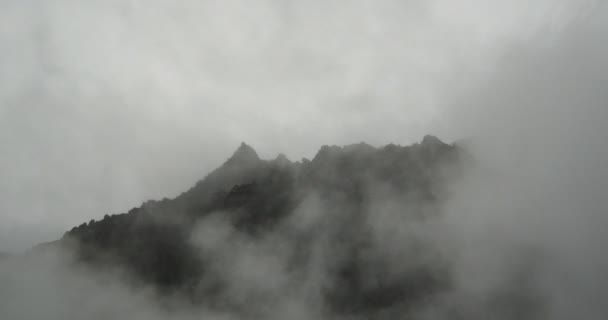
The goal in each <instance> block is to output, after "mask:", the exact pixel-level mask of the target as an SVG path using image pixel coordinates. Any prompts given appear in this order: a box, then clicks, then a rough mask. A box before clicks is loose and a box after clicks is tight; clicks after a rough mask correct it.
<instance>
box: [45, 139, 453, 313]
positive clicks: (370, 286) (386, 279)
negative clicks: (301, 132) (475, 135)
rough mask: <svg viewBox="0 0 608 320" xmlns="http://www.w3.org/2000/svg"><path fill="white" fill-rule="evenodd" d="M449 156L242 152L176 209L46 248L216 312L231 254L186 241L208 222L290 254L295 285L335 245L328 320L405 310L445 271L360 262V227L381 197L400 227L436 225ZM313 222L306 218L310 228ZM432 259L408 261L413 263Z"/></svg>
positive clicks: (412, 150)
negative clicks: (67, 251) (70, 250)
mask: <svg viewBox="0 0 608 320" xmlns="http://www.w3.org/2000/svg"><path fill="white" fill-rule="evenodd" d="M458 153H459V150H458V148H456V147H455V146H453V145H447V144H445V143H443V142H441V140H439V139H438V138H436V137H433V136H426V137H424V139H422V142H421V143H420V144H415V145H413V146H406V147H402V146H397V145H388V146H385V147H383V148H376V147H373V146H370V145H368V144H365V143H357V144H351V145H346V146H327V145H326V146H323V147H321V148H320V150H319V152H318V153H317V154H316V155H315V157H314V159H313V160H312V161H309V160H302V162H292V161H290V160H289V159H288V158H287V157H286V156H285V155H282V154H279V155H278V156H277V157H276V158H275V159H273V160H263V159H260V158H259V157H258V154H257V153H256V151H255V150H254V149H253V148H252V147H251V146H249V145H247V144H246V143H241V145H240V146H239V147H238V148H237V150H236V151H235V152H234V154H233V155H232V156H231V157H230V158H229V159H228V160H227V161H226V163H225V164H224V165H223V166H221V167H220V168H217V169H216V170H214V171H213V172H211V173H210V174H209V175H207V176H206V177H205V178H204V179H203V180H201V181H199V182H198V183H197V184H196V185H195V186H194V187H193V188H191V189H190V190H189V191H187V192H185V193H183V194H182V195H180V196H179V197H177V198H175V199H165V200H162V201H151V202H146V203H145V204H144V205H142V206H141V207H139V208H134V209H132V210H130V211H129V212H127V213H124V214H117V215H106V216H104V218H103V220H100V221H94V220H93V221H91V222H89V223H83V224H82V225H80V226H78V227H75V228H73V229H72V230H70V231H69V232H67V233H66V234H65V236H64V237H63V238H62V239H61V240H60V241H58V242H54V243H53V245H54V246H58V245H62V246H72V245H73V244H77V246H75V249H74V250H76V252H75V256H76V257H77V258H78V259H79V260H80V261H82V262H84V263H87V264H88V265H92V266H96V267H99V266H113V265H118V266H119V267H121V268H123V269H124V270H126V272H130V274H132V275H133V277H134V279H136V280H137V281H139V282H141V283H143V284H149V285H152V286H154V287H155V288H158V289H159V290H160V292H166V293H168V294H174V293H175V294H182V295H184V296H186V297H188V299H190V300H192V301H197V303H201V304H203V305H204V304H205V303H209V304H210V305H213V304H214V303H220V304H221V303H224V302H225V301H232V300H230V299H229V298H230V297H229V295H230V294H231V292H232V291H231V288H230V287H229V286H226V284H225V283H224V282H223V281H224V279H225V278H224V277H228V276H230V274H229V273H226V272H223V269H222V268H216V267H217V265H215V263H217V262H216V258H217V257H218V256H217V254H219V256H220V257H222V256H224V255H226V256H230V255H232V254H236V253H233V252H232V251H231V249H230V248H231V247H230V246H227V247H224V246H222V247H218V248H216V250H219V251H217V252H216V251H214V250H211V251H208V250H207V249H205V250H202V249H201V248H200V246H198V244H197V243H193V241H192V239H193V238H192V236H193V235H199V232H202V231H201V230H211V229H212V228H214V223H216V222H214V221H217V220H216V218H217V219H221V221H222V223H226V224H227V227H228V228H227V230H231V231H230V232H231V233H233V234H232V235H231V238H228V239H232V236H234V239H241V238H243V239H248V241H249V242H248V243H253V244H255V243H257V242H258V241H259V243H260V244H261V243H265V241H266V240H264V239H273V241H275V240H276V242H277V243H281V244H282V245H284V246H285V247H286V248H289V252H290V253H288V254H287V256H285V257H284V258H285V260H284V261H285V263H287V265H286V267H289V268H291V269H290V272H293V273H291V274H293V275H300V274H301V275H304V274H308V272H309V270H308V269H307V268H308V266H310V265H312V264H314V263H315V261H316V260H315V259H317V257H316V252H317V251H316V250H318V249H317V248H318V244H319V242H318V239H332V241H330V242H332V244H331V245H328V247H327V248H324V250H323V253H322V255H323V256H322V257H321V259H323V260H324V261H329V262H330V263H329V264H328V269H327V270H324V271H322V272H327V276H326V282H327V285H326V286H324V288H323V290H321V291H319V292H317V293H316V294H317V295H318V296H319V297H320V299H322V300H323V303H324V304H326V305H327V306H328V310H330V311H331V312H335V313H337V314H341V315H348V314H352V313H353V312H356V313H362V314H373V313H374V312H382V311H383V309H385V308H403V310H408V308H409V306H410V305H411V304H413V303H416V302H418V301H426V300H427V299H428V298H429V297H432V296H433V295H434V294H435V293H436V292H439V291H441V290H442V289H443V288H444V287H445V286H446V285H447V283H448V282H447V280H449V279H447V278H446V274H445V270H443V269H442V268H443V266H445V264H444V263H442V261H435V260H432V261H426V263H425V265H426V266H428V267H426V268H421V269H420V270H418V269H416V270H410V271H407V272H404V273H403V274H399V275H394V274H392V273H387V272H385V270H386V266H387V265H388V264H390V263H391V261H393V259H392V258H391V256H390V253H386V252H384V251H378V252H373V254H369V250H370V247H369V241H370V238H369V237H370V234H371V232H373V230H372V229H370V228H371V226H370V225H368V224H367V223H365V221H368V219H370V218H371V217H372V215H376V214H378V211H377V208H375V205H374V201H381V202H382V203H384V201H385V200H386V199H385V196H389V195H390V196H391V200H394V201H397V202H398V203H401V202H403V205H404V206H405V207H407V208H408V210H404V211H403V214H402V215H401V214H400V217H399V221H402V219H406V220H408V221H409V219H411V220H412V221H418V220H419V219H427V218H432V217H433V216H435V215H437V214H439V210H440V208H441V205H442V203H441V201H442V199H443V198H444V195H445V194H446V193H445V192H444V188H443V187H444V184H443V181H445V179H444V178H443V177H444V172H445V170H444V169H445V168H446V166H445V165H456V166H457V165H458V164H459V163H458V161H459V159H460V157H458ZM379 191H382V192H381V193H382V194H378V192H379ZM385 191H386V192H385ZM393 195H394V196H393ZM311 201H312V202H311ZM311 210H312V211H314V212H313V215H314V218H309V213H308V211H311ZM303 212H307V213H306V214H305V216H306V218H304V216H303ZM310 219H312V220H310ZM209 221H211V222H209ZM312 221H314V222H312ZM209 224H211V225H209ZM315 226H321V227H315ZM199 227H201V228H202V229H200V228H199ZM199 229H200V230H199ZM333 240H335V241H333ZM237 242H238V241H237ZM334 242H335V244H334ZM395 245H400V244H395ZM205 248H206V247H205ZM226 248H228V249H226ZM224 251H226V252H224ZM431 256H434V255H427V254H425V255H419V256H418V255H416V254H414V255H413V256H412V260H413V261H417V259H422V260H424V259H427V258H426V257H431ZM433 259H435V258H433ZM281 261H283V260H281ZM294 261H297V263H294V264H292V262H294ZM392 267H394V266H392ZM315 272H316V271H315ZM295 277H296V278H297V279H296V278H294V279H293V280H294V283H295V284H298V283H299V282H298V281H299V280H298V279H299V278H298V276H295ZM369 279H374V281H369ZM247 298H248V299H249V298H251V299H254V301H257V300H255V299H257V298H259V297H257V296H248V297H247ZM265 299H269V300H265ZM270 299H275V297H274V296H263V295H262V297H261V300H260V301H264V302H265V301H271V300H270ZM230 303H231V302H230ZM237 307H239V308H240V307H242V306H240V305H237Z"/></svg>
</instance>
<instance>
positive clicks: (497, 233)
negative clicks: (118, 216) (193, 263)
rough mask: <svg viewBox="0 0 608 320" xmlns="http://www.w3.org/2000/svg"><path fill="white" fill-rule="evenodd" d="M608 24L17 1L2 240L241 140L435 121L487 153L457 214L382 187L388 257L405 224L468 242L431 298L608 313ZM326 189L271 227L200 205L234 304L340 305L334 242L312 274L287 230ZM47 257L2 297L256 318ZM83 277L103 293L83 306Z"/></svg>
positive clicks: (308, 217)
mask: <svg viewBox="0 0 608 320" xmlns="http://www.w3.org/2000/svg"><path fill="white" fill-rule="evenodd" d="M607 21H608V8H607V6H606V4H604V3H600V2H599V1H597V2H594V1H535V2H534V3H533V4H530V3H528V2H527V1H511V2H509V3H506V2H498V1H490V2H488V1H474V0H470V1H464V2H459V3H458V4H456V3H454V2H452V1H416V0H412V1H388V0H387V1H374V2H366V1H351V2H343V1H335V2H322V1H306V2H304V1H286V2H278V1H262V2H256V4H252V3H249V2H247V3H245V2H240V1H222V2H214V1H185V2H179V3H175V4H173V3H172V4H169V3H165V2H163V1H148V2H145V3H144V2H140V1H130V2H124V1H123V2H121V1H104V2H87V3H86V4H85V3H80V2H76V1H54V2H52V3H38V2H36V1H1V2H0V69H1V70H2V71H3V72H2V73H1V74H0V139H1V140H0V154H1V155H2V157H0V177H1V181H0V191H1V192H0V250H2V251H12V252H19V251H23V250H25V249H27V248H29V247H31V246H32V245H34V244H36V243H39V242H42V241H48V240H53V239H57V238H59V237H60V236H61V234H62V233H63V231H65V230H67V229H69V228H70V227H71V226H73V225H77V224H80V223H81V222H83V221H88V220H89V219H91V218H94V217H96V218H97V217H101V216H102V215H103V214H105V213H119V212H125V211H127V210H129V209H130V208H131V207H134V206H137V205H139V204H140V203H141V202H143V201H145V200H147V199H149V198H157V199H158V198H162V197H165V196H175V195H177V194H178V193H179V192H181V191H184V190H186V189H187V188H188V187H190V186H191V185H192V184H194V183H195V182H196V181H197V180H198V179H200V178H202V177H203V176H204V175H205V174H206V173H208V172H209V171H210V170H212V169H213V168H215V167H217V166H218V165H219V164H221V163H222V161H223V160H225V158H227V157H228V156H229V154H230V153H231V151H232V150H233V149H235V148H236V146H238V144H239V143H240V142H241V141H246V142H248V143H250V144H251V145H253V146H254V147H255V148H256V150H257V151H258V152H259V153H260V154H261V155H262V156H264V157H266V158H273V157H274V156H275V155H276V154H277V153H279V152H282V153H285V154H287V155H288V156H289V157H290V158H292V159H296V160H297V159H299V158H300V157H309V158H310V157H312V156H314V154H315V152H316V150H317V149H318V148H319V146H321V145H324V144H348V143H354V142H359V141H366V142H368V143H371V144H373V145H384V144H387V143H390V142H394V143H400V144H409V143H412V142H414V141H418V140H419V139H420V138H421V137H422V136H423V135H424V134H427V133H434V134H437V135H438V136H439V137H441V138H442V139H445V140H447V141H458V143H459V144H462V145H464V146H465V147H466V148H467V149H468V150H470V152H471V154H472V156H473V158H474V159H475V164H476V165H475V166H474V167H473V168H470V171H469V173H468V175H467V176H466V178H465V179H464V180H461V181H457V182H455V183H454V184H453V185H450V188H451V192H452V193H451V197H450V199H449V201H448V202H447V204H446V205H445V207H444V208H443V211H444V212H443V216H442V218H441V219H439V220H438V221H435V222H433V223H430V224H422V225H416V224H415V225H410V224H406V223H403V222H402V221H399V219H397V218H396V217H395V216H394V215H393V214H392V212H393V211H392V210H395V209H394V207H391V206H390V205H389V204H391V201H390V200H391V199H390V198H388V199H387V198H386V197H380V198H381V199H382V202H380V203H379V204H378V206H379V208H380V209H378V212H382V213H383V214H382V215H377V217H378V218H377V220H371V221H368V223H369V224H370V225H372V226H373V228H375V229H374V230H376V231H375V234H377V235H378V236H379V237H378V238H377V239H376V240H377V241H378V242H377V245H378V248H380V249H381V250H392V251H394V252H395V255H394V259H395V260H394V261H391V262H390V263H388V264H389V265H390V266H394V267H396V268H407V267H410V266H411V265H410V264H409V262H407V263H406V262H404V261H408V260H409V259H408V258H404V257H407V256H408V255H409V254H410V252H409V251H408V249H407V248H401V247H399V248H392V247H391V244H393V243H395V242H397V243H398V242H400V241H401V240H403V239H413V240H414V241H420V242H422V243H425V244H428V245H429V246H430V247H432V250H439V251H440V252H442V253H443V254H444V256H445V257H449V258H450V259H451V261H450V263H451V266H452V268H453V269H452V272H453V274H454V277H455V279H456V280H455V281H456V284H455V286H454V288H453V289H451V290H449V291H448V292H446V294H445V295H443V296H442V297H440V298H438V299H437V301H434V302H433V304H432V307H431V308H421V309H420V310H419V312H418V313H417V317H419V318H420V319H433V320H434V319H450V318H451V316H450V315H453V314H454V313H455V312H457V314H459V315H460V316H461V317H463V318H467V319H488V318H496V319H572V318H574V317H578V318H584V319H604V318H606V312H605V311H604V308H603V301H602V298H603V297H605V296H608V277H607V276H606V275H605V271H604V270H606V269H607V267H608V259H607V258H606V254H605V249H604V248H603V243H605V241H606V240H607V239H606V236H605V231H604V230H606V228H607V227H608V218H607V217H606V216H605V214H606V211H607V210H606V209H607V207H608V206H607V205H606V203H605V200H604V194H605V190H607V187H608V170H606V166H607V165H608V143H607V142H606V141H608V129H606V128H607V126H608V105H607V101H608V91H607V90H606V85H605V84H606V83H608V62H607V60H606V57H608V23H607ZM393 204H394V203H393ZM391 208H393V209H391ZM331 209H332V208H325V207H323V205H322V204H319V203H318V201H317V200H315V198H314V196H313V197H311V198H310V199H309V200H308V201H306V202H305V203H304V205H303V206H302V207H301V208H299V209H298V210H296V214H295V215H294V216H293V219H295V220H293V221H291V220H290V221H288V222H287V223H286V225H285V226H284V228H285V229H280V230H279V231H277V234H275V235H270V236H269V239H265V240H264V241H261V242H256V241H253V240H251V239H247V238H242V237H241V236H239V235H236V234H234V233H233V231H232V230H230V228H229V227H228V226H225V225H224V224H223V222H222V221H221V220H220V221H217V220H214V221H204V222H205V223H201V224H200V226H199V227H200V232H198V233H197V234H198V235H199V236H200V237H195V238H194V239H193V241H194V243H196V244H197V245H198V246H200V248H201V250H202V251H203V252H207V253H209V252H211V253H214V252H215V253H216V254H217V255H218V256H217V260H216V261H217V262H216V263H217V265H216V268H218V270H221V274H220V275H219V276H226V277H229V279H233V280H232V281H234V285H235V288H234V295H233V296H232V297H231V299H234V300H231V303H233V304H234V305H235V306H242V305H246V306H249V305H250V303H251V301H250V300H248V299H251V297H259V299H260V300H259V301H262V302H263V303H260V305H263V306H266V307H267V308H270V310H272V314H273V315H274V316H275V317H276V318H282V319H310V318H318V317H323V316H327V315H326V314H324V312H325V311H324V310H323V308H322V306H321V305H320V303H319V301H317V300H315V295H314V293H315V292H316V290H318V288H319V286H321V284H322V282H323V276H324V271H325V270H326V267H327V264H328V263H330V262H328V261H326V259H327V257H326V253H325V250H326V248H327V239H324V238H323V237H320V238H319V240H318V259H317V260H314V259H313V261H314V262H312V263H311V265H310V266H307V267H306V268H305V270H306V272H305V274H304V275H301V274H298V275H297V276H294V275H292V274H289V273H285V270H284V266H285V261H284V259H285V258H286V256H287V255H288V252H286V251H290V250H291V248H290V247H289V246H287V247H285V248H280V247H279V248H277V247H276V246H277V244H276V243H277V242H276V241H273V239H272V236H276V237H280V236H282V232H287V231H285V230H289V228H296V227H297V228H313V229H314V228H318V225H317V223H318V219H319V212H326V211H327V210H331ZM397 210H398V209H397ZM327 228H329V227H327ZM395 229H396V230H395ZM387 230H390V231H391V233H390V234H395V236H394V237H396V238H390V237H388V238H386V236H385V235H387V234H389V233H388V232H387ZM380 235H382V236H381V237H380ZM221 252H230V253H233V254H229V255H225V254H224V255H221V254H220V253H221ZM418 258H420V260H419V261H421V262H420V263H423V264H429V265H433V264H435V263H436V261H435V260H433V257H426V256H421V257H418ZM36 259H45V260H44V261H41V262H36V263H28V264H27V265H29V266H32V267H29V269H26V270H24V269H23V268H22V267H20V266H21V264H19V262H13V263H12V264H10V265H7V264H3V265H2V271H1V273H0V277H2V279H3V281H4V282H5V283H9V284H10V285H9V286H6V288H10V289H8V290H5V289H2V290H0V297H5V298H6V299H4V298H2V300H4V301H3V302H2V304H0V306H1V308H0V309H2V310H4V314H8V315H12V316H13V318H15V319H17V318H22V319H36V318H40V317H41V316H42V315H44V317H45V318H48V319H54V318H57V319H65V318H70V317H71V318H83V317H84V318H87V316H86V315H89V318H92V319H95V317H98V318H104V317H106V318H107V317H118V318H126V317H129V318H135V319H137V318H138V317H139V318H142V319H143V318H146V319H150V318H151V319H154V318H159V319H161V318H166V317H168V316H171V317H173V318H175V317H184V318H185V319H188V318H201V317H204V316H207V317H210V318H212V319H213V318H214V317H217V318H231V317H236V318H239V317H240V314H238V313H237V314H234V313H228V314H222V313H218V311H217V310H214V311H210V310H206V309H197V308H193V307H192V306H188V307H184V308H180V307H175V309H177V310H179V311H176V312H172V311H167V309H165V308H162V307H159V306H158V305H157V304H156V300H155V298H154V294H153V293H151V292H149V291H147V290H136V291H133V290H134V289H132V288H130V287H129V286H127V285H126V284H124V283H122V282H120V281H119V280H111V281H106V280H99V279H100V277H101V278H102V279H105V277H110V278H111V279H115V277H114V276H111V275H105V274H102V275H98V274H93V275H91V274H88V273H87V271H82V272H83V273H82V274H79V273H77V272H76V273H74V272H72V270H73V269H72V268H73V267H72V266H65V265H64V263H65V262H61V261H56V260H55V259H56V258H54V257H43V258H36ZM15 265H17V267H15ZM36 266H42V267H41V268H42V270H40V268H38V267H36ZM30 269H31V270H30ZM269 273H271V274H272V276H271V277H268V274H269ZM31 275H37V276H36V278H34V279H38V280H36V281H35V280H27V279H29V278H30V276H31ZM233 277H234V278H233ZM302 277H304V279H306V280H305V281H303V280H301V279H302ZM21 279H24V280H21ZM118 279H120V278H118ZM26 280H27V281H26ZM100 283H103V284H104V285H103V286H99V284H100ZM302 283H306V285H303V284H302ZM66 284H67V285H66ZM57 288H62V289H61V290H59V291H57ZM81 292H91V297H92V298H91V299H88V300H86V303H85V304H81V305H80V306H81V308H77V309H73V308H71V307H66V306H68V305H71V304H75V303H78V301H81V300H79V299H82V297H81V296H80V293H81ZM32 293H35V295H32ZM287 293H289V294H287ZM50 296H51V297H53V298H52V299H49V297H50ZM277 297H281V298H280V299H279V298H277ZM495 297H507V298H504V299H505V301H506V302H504V301H503V302H501V300H500V299H501V298H496V299H498V300H496V299H495ZM512 297H516V298H517V299H519V298H521V299H519V300H517V299H515V298H513V299H512ZM271 298H272V301H276V302H273V303H268V301H266V300H264V299H271ZM124 301H132V303H128V304H126V305H123V303H124ZM254 301H255V302H257V301H258V300H254ZM496 301H498V302H496ZM515 304H518V305H519V306H521V305H525V306H524V307H521V308H519V307H517V308H516V307H514V305H515ZM254 305H255V303H254ZM29 306H35V307H34V308H30V307H29ZM107 306H112V309H113V310H119V311H116V312H117V313H116V314H113V315H104V313H103V312H107V309H108V307H107ZM116 306H119V307H116ZM501 308H502V309H501ZM515 309H517V310H528V311H527V313H522V314H517V313H510V312H511V311H512V310H515ZM6 310H8V311H6ZM74 310H77V312H75V311H74ZM168 310H172V309H171V308H169V309H168ZM455 310H457V311H455ZM248 311H251V310H248ZM253 311H254V312H255V313H257V314H261V315H267V312H268V310H257V309H256V310H253ZM397 312H398V311H397ZM85 314H86V315H85ZM98 315H99V316H98ZM398 315H399V313H397V315H395V314H389V315H387V317H391V316H392V318H396V317H398Z"/></svg>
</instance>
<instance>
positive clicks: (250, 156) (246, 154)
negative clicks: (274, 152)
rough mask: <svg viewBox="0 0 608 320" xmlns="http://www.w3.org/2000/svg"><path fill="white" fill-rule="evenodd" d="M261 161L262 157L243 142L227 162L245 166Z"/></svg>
mask: <svg viewBox="0 0 608 320" xmlns="http://www.w3.org/2000/svg"><path fill="white" fill-rule="evenodd" d="M257 161H260V157H259V156H258V154H257V152H255V150H254V149H253V148H252V147H251V146H250V145H248V144H246V143H245V142H241V145H240V146H239V147H238V149H236V151H234V153H233V154H232V156H231V157H230V158H229V159H228V161H226V163H229V164H245V163H252V162H257Z"/></svg>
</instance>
